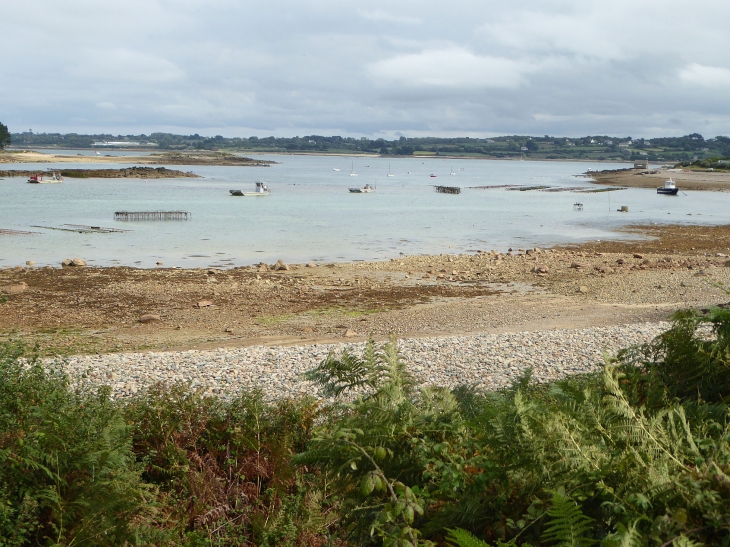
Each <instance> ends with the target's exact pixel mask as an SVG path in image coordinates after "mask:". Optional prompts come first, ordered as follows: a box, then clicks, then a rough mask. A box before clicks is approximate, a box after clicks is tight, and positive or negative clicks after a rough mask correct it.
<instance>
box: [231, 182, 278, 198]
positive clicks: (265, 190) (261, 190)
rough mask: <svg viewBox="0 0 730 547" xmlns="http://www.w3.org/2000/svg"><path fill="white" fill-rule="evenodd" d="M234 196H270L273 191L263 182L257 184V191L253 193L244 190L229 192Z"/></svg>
mask: <svg viewBox="0 0 730 547" xmlns="http://www.w3.org/2000/svg"><path fill="white" fill-rule="evenodd" d="M228 191H229V192H230V193H231V195H232V196H268V195H269V194H271V189H270V188H269V187H268V186H266V184H264V183H263V182H258V181H257V182H256V189H255V190H254V191H253V192H244V191H243V190H228Z"/></svg>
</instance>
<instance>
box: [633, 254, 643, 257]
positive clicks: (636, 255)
mask: <svg viewBox="0 0 730 547" xmlns="http://www.w3.org/2000/svg"><path fill="white" fill-rule="evenodd" d="M634 258H644V255H640V254H639V253H634Z"/></svg>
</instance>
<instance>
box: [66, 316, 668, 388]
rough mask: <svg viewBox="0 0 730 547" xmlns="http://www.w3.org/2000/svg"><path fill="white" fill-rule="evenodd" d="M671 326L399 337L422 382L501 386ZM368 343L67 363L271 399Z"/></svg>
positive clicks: (549, 375) (77, 375)
mask: <svg viewBox="0 0 730 547" xmlns="http://www.w3.org/2000/svg"><path fill="white" fill-rule="evenodd" d="M668 327H669V324H668V323H662V322H660V323H641V324H630V325H622V326H613V327H595V328H583V329H570V330H550V331H538V332H517V333H509V334H484V335H472V336H444V337H436V338H410V339H401V340H399V341H398V347H399V349H400V352H401V354H402V355H403V359H404V360H405V362H406V363H407V365H408V368H409V370H410V371H411V373H412V374H413V375H414V376H415V378H416V380H417V381H418V382H419V384H420V385H421V386H442V387H455V386H458V385H461V384H470V385H473V386H476V387H479V388H482V389H487V390H494V389H499V388H501V387H505V386H507V385H509V384H510V383H511V382H512V381H513V380H515V379H516V378H517V377H518V376H520V374H522V373H523V372H524V371H525V369H527V368H529V367H532V369H533V379H534V380H535V381H537V382H548V381H551V380H555V379H558V378H562V377H565V376H567V375H571V374H578V373H585V372H591V371H595V370H597V369H598V368H599V367H600V366H601V364H602V363H603V360H604V355H605V354H615V353H616V352H617V351H618V350H619V349H621V348H625V347H629V346H633V345H638V344H642V343H645V342H649V341H651V340H652V339H653V338H654V337H656V336H657V335H659V334H660V333H661V332H663V331H664V330H666V329H667V328H668ZM364 345H365V344H364V343H354V344H353V343H350V344H345V343H341V344H313V345H307V346H292V347H266V346H251V347H239V348H220V349H216V350H210V351H204V350H188V351H169V352H155V353H116V354H104V355H84V356H76V357H71V358H69V359H67V360H65V361H63V362H62V363H61V366H62V367H63V368H64V369H65V370H66V372H68V373H69V374H70V376H71V377H72V378H73V379H74V380H75V381H81V382H87V383H91V384H96V385H109V386H110V387H111V389H112V394H113V396H114V397H129V396H132V395H135V394H137V393H138V392H140V391H141V390H144V389H145V388H147V387H149V386H150V385H152V384H154V383H156V382H164V383H175V382H189V383H190V384H191V386H192V387H196V388H203V389H204V390H206V391H207V392H208V393H210V394H215V395H219V396H222V397H234V396H236V394H238V393H241V392H244V391H247V390H252V389H256V388H258V389H261V390H262V391H263V393H264V395H265V396H266V398H268V399H270V400H273V399H279V398H292V397H293V398H296V397H301V396H304V395H316V394H317V392H316V387H315V386H313V385H312V384H311V383H310V382H308V381H306V380H304V379H303V378H302V375H303V373H305V372H306V371H308V370H311V369H312V368H314V367H316V366H317V365H318V364H319V363H320V362H321V361H322V360H323V359H325V358H326V357H327V355H328V354H329V353H330V352H334V353H335V354H336V355H339V354H340V353H341V352H342V350H344V349H345V348H347V349H349V350H350V351H352V352H354V353H355V354H356V355H357V354H359V353H360V352H361V351H362V349H363V347H364Z"/></svg>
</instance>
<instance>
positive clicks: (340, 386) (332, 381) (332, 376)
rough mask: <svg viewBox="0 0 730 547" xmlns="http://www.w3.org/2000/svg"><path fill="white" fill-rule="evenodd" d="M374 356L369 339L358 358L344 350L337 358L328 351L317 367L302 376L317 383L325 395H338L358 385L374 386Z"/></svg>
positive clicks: (372, 346) (372, 345) (372, 344)
mask: <svg viewBox="0 0 730 547" xmlns="http://www.w3.org/2000/svg"><path fill="white" fill-rule="evenodd" d="M375 373H376V356H375V350H374V343H373V341H372V340H371V341H370V342H368V345H367V347H366V349H365V352H364V353H363V357H362V358H359V357H357V356H355V355H353V354H352V353H350V352H349V351H348V350H344V351H343V352H342V355H341V356H340V357H339V358H338V357H335V355H334V353H330V354H329V355H328V356H327V359H325V360H324V361H322V362H321V363H320V364H319V366H317V368H315V369H313V370H310V371H308V372H305V373H304V378H306V379H307V380H309V381H311V382H314V383H315V384H318V385H319V386H320V387H321V388H322V393H323V395H324V396H325V397H339V396H340V395H341V394H342V393H343V392H345V391H349V390H352V389H355V388H358V387H374V386H375V382H376V374H375Z"/></svg>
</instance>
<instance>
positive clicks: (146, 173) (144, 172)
mask: <svg viewBox="0 0 730 547" xmlns="http://www.w3.org/2000/svg"><path fill="white" fill-rule="evenodd" d="M54 172H55V173H58V172H60V173H61V176H63V177H67V178H75V179H125V178H127V179H177V178H199V177H200V176H199V175H196V174H195V173H193V172H192V171H180V170H179V169H167V168H166V167H138V166H135V167H125V168H123V169H60V170H59V169H49V170H48V171H47V172H45V173H43V172H40V174H43V175H48V176H50V175H52V174H53V173H54ZM37 174H39V171H37V170H36V171H28V170H21V169H11V170H7V171H0V177H3V178H4V177H30V176H33V175H37Z"/></svg>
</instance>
